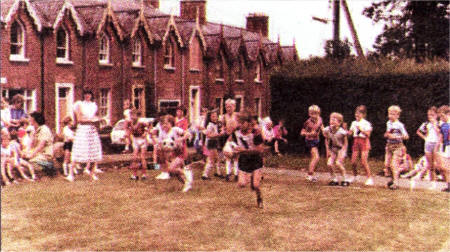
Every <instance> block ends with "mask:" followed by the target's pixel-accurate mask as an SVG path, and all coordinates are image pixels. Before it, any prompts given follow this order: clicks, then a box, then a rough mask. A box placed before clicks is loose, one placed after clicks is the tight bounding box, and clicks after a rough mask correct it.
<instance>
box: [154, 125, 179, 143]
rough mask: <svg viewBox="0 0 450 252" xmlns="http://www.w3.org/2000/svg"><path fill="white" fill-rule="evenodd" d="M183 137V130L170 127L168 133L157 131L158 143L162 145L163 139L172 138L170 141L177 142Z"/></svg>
mask: <svg viewBox="0 0 450 252" xmlns="http://www.w3.org/2000/svg"><path fill="white" fill-rule="evenodd" d="M183 135H184V130H183V129H181V128H178V127H172V128H171V129H170V130H169V132H165V131H164V130H162V128H161V129H160V130H159V135H158V143H162V142H163V141H164V140H165V139H169V138H172V140H174V141H177V140H178V139H179V138H182V137H183Z"/></svg>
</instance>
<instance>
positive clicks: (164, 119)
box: [161, 115, 175, 127]
mask: <svg viewBox="0 0 450 252" xmlns="http://www.w3.org/2000/svg"><path fill="white" fill-rule="evenodd" d="M166 122H168V123H170V124H171V125H172V127H173V126H174V125H175V118H174V117H173V116H172V115H165V116H163V117H162V118H161V124H164V123H166Z"/></svg>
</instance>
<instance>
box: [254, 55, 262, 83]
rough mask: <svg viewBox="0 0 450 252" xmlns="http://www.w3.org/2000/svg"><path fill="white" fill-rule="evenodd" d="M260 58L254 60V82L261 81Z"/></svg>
mask: <svg viewBox="0 0 450 252" xmlns="http://www.w3.org/2000/svg"><path fill="white" fill-rule="evenodd" d="M262 69H263V65H262V60H261V58H260V57H258V60H257V61H256V69H255V82H257V83H261V82H262Z"/></svg>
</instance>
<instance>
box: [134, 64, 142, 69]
mask: <svg viewBox="0 0 450 252" xmlns="http://www.w3.org/2000/svg"><path fill="white" fill-rule="evenodd" d="M131 67H132V68H136V69H144V68H145V66H144V65H135V64H133V65H131Z"/></svg>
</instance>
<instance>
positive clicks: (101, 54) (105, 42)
mask: <svg viewBox="0 0 450 252" xmlns="http://www.w3.org/2000/svg"><path fill="white" fill-rule="evenodd" d="M109 52H110V44H109V37H108V35H106V34H103V36H102V38H101V39H100V49H99V51H98V63H100V64H109V63H110V53H109Z"/></svg>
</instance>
